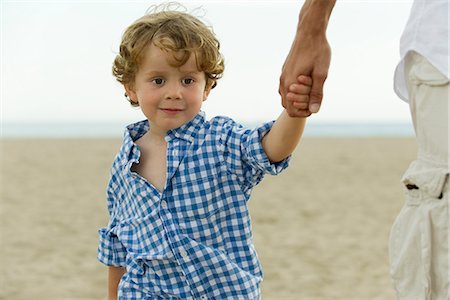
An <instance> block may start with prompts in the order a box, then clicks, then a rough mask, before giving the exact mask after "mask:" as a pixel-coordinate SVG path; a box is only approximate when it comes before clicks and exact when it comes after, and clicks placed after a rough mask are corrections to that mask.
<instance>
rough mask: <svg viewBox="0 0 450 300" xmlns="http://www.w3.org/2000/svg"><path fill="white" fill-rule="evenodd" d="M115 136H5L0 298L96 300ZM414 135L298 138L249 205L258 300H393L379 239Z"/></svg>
mask: <svg viewBox="0 0 450 300" xmlns="http://www.w3.org/2000/svg"><path fill="white" fill-rule="evenodd" d="M119 146H120V140H119V139H100V140H95V139H72V140H70V139H67V140H58V139H54V140H51V139H50V140H44V139H34V140H33V139H26V140H25V139H22V140H20V139H17V140H14V139H3V140H1V148H0V162H1V165H0V166H1V174H0V175H1V177H0V193H1V194H0V230H1V231H0V260H1V261H0V264H1V268H0V272H1V273H0V299H5V300H21V299H26V300H30V299H33V300H41V299H42V300H53V299H54V300H65V299H105V298H106V267H105V266H103V265H101V264H100V263H99V262H97V260H96V251H97V239H98V235H97V230H98V229H99V228H100V227H102V226H104V225H106V223H107V210H106V202H105V186H106V183H107V180H108V172H109V168H110V165H111V162H112V160H113V157H114V155H115V154H116V152H117V150H118V148H119ZM415 151H416V145H415V142H414V140H413V139H408V138H405V139H399V138H392V139H389V138H359V139H343V138H342V139H331V138H305V139H304V140H303V141H302V144H301V146H300V147H299V148H298V149H297V151H296V153H295V155H294V157H293V159H292V161H291V166H290V168H289V169H288V170H286V171H285V172H284V173H283V174H281V175H280V176H278V177H271V176H267V177H266V178H265V180H264V181H263V182H262V183H261V184H260V185H259V186H258V187H257V188H256V189H255V190H254V192H253V195H252V199H251V201H250V209H251V213H252V219H253V230H254V240H255V244H256V249H257V251H258V254H259V257H260V260H261V262H262V265H263V270H264V274H265V277H264V282H263V284H262V291H263V299H269V300H272V299H273V300H278V299H292V300H336V299H337V300H341V299H342V300H344V299H345V300H353V299H354V300H372V299H379V300H390V299H394V292H393V290H392V288H391V283H390V279H389V275H388V252H387V251H388V249H387V245H388V236H389V230H390V227H391V225H392V223H393V221H394V218H395V217H396V215H397V213H398V211H399V210H400V208H401V206H402V205H403V196H402V189H401V185H400V178H401V176H402V174H403V172H404V170H405V169H406V168H407V166H408V165H409V163H410V161H411V160H412V159H413V158H414V156H415Z"/></svg>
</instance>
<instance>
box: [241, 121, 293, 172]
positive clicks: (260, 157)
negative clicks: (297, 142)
mask: <svg viewBox="0 0 450 300" xmlns="http://www.w3.org/2000/svg"><path fill="white" fill-rule="evenodd" d="M274 123H275V121H271V122H267V123H264V124H263V125H261V126H259V127H257V128H255V129H254V130H253V132H252V133H251V134H250V136H249V139H248V141H249V143H248V144H247V145H246V147H247V153H248V156H247V157H248V160H249V164H251V165H252V166H253V167H255V168H257V169H259V170H261V171H263V172H264V173H268V174H271V175H277V174H279V173H281V172H282V171H283V170H284V169H286V168H287V167H288V165H289V162H290V160H291V155H289V156H288V157H286V158H285V159H283V160H282V161H280V162H276V163H271V162H270V160H269V158H268V157H267V154H266V152H265V151H264V148H263V146H262V139H263V137H264V136H265V135H266V134H267V133H268V132H269V131H270V129H271V128H272V126H273V124H274Z"/></svg>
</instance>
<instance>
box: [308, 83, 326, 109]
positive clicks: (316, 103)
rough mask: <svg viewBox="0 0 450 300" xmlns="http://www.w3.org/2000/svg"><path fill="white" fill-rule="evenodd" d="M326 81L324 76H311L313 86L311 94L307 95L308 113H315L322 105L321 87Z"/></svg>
mask: <svg viewBox="0 0 450 300" xmlns="http://www.w3.org/2000/svg"><path fill="white" fill-rule="evenodd" d="M325 80H326V75H316V76H313V84H312V87H311V93H310V94H309V111H310V112H312V113H317V112H318V111H319V110H320V106H321V105H322V98H323V85H324V83H325Z"/></svg>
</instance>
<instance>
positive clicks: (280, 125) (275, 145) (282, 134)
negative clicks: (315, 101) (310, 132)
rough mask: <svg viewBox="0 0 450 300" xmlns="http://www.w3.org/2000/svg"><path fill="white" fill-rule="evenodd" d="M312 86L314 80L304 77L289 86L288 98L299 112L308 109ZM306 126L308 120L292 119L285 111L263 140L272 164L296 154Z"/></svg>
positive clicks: (301, 118)
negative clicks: (295, 151) (293, 153)
mask: <svg viewBox="0 0 450 300" xmlns="http://www.w3.org/2000/svg"><path fill="white" fill-rule="evenodd" d="M311 86H312V78H311V77H309V76H303V75H301V76H299V77H298V78H297V83H295V84H292V85H291V86H289V92H288V93H287V95H286V98H287V99H288V100H289V101H292V102H293V103H295V106H296V109H297V110H301V109H305V108H307V107H308V102H309V94H310V92H311ZM305 124H306V118H303V117H290V114H288V112H287V111H286V110H283V112H282V113H281V115H280V116H279V117H278V119H277V120H276V121H275V123H274V124H273V126H272V128H271V129H270V131H269V132H268V133H267V134H266V135H265V136H264V137H263V139H262V146H263V149H264V151H265V152H266V155H267V157H268V158H269V160H270V161H271V162H272V163H274V162H279V161H282V160H283V159H285V158H286V157H288V156H289V155H291V154H292V152H294V150H295V148H296V147H297V144H298V143H299V141H300V139H301V137H302V134H303V130H304V129H305Z"/></svg>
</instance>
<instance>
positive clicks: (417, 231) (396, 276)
mask: <svg viewBox="0 0 450 300" xmlns="http://www.w3.org/2000/svg"><path fill="white" fill-rule="evenodd" d="M405 72H406V73H405V75H406V78H407V80H408V93H409V101H410V108H411V116H412V120H413V123H414V128H415V132H416V140H417V145H418V157H417V160H415V161H413V162H412V163H411V165H410V167H409V168H408V170H407V171H406V173H405V174H404V176H403V178H402V182H403V184H404V191H405V195H406V202H405V205H404V206H403V208H402V210H401V212H400V214H399V215H398V217H397V219H396V220H395V223H394V225H393V227H392V230H391V237H390V243H389V250H390V251H389V252H390V273H391V277H392V281H393V284H394V288H395V290H396V293H397V298H398V299H401V300H449V299H450V272H449V267H450V263H449V261H450V251H449V244H450V238H449V234H450V231H449V213H450V210H449V198H450V197H449V186H450V184H449V183H448V181H449V156H448V154H449V153H448V149H449V123H448V122H449V119H448V115H449V80H448V78H446V77H445V76H444V75H442V74H441V73H440V72H439V71H437V70H436V69H435V68H434V67H433V66H432V65H431V64H430V63H429V62H428V61H427V60H426V59H425V58H424V57H422V56H421V55H419V54H417V53H414V52H412V53H410V54H408V56H407V57H406V63H405Z"/></svg>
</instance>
